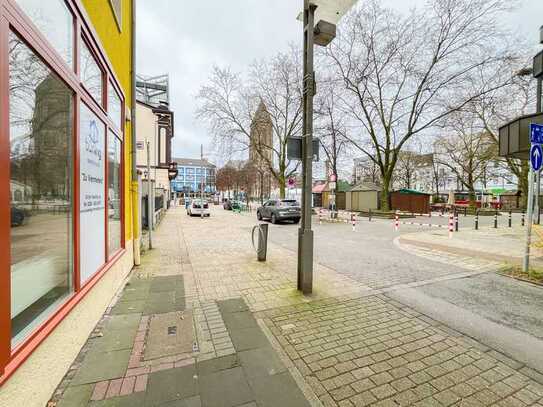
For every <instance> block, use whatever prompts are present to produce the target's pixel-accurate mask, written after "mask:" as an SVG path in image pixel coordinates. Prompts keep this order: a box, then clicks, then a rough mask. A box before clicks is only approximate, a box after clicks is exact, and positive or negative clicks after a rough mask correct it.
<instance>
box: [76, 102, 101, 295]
mask: <svg viewBox="0 0 543 407" xmlns="http://www.w3.org/2000/svg"><path fill="white" fill-rule="evenodd" d="M79 151H80V156H79V171H80V177H79V194H80V195H79V210H80V215H79V223H80V226H79V227H80V232H79V233H80V274H81V283H82V284H83V283H85V282H86V281H87V280H88V279H89V278H90V277H92V275H93V274H94V273H96V272H97V271H98V270H99V269H100V267H101V266H102V265H103V264H104V261H105V244H104V237H105V235H106V234H105V199H104V195H105V185H104V178H105V164H104V159H105V157H104V156H105V126H104V124H103V123H102V122H101V121H100V120H99V119H98V117H96V115H95V114H94V113H93V112H92V111H91V110H90V109H89V108H88V107H87V106H85V105H84V104H83V103H82V104H81V106H80V135H79Z"/></svg>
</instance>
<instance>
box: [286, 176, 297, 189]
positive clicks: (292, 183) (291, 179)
mask: <svg viewBox="0 0 543 407" xmlns="http://www.w3.org/2000/svg"><path fill="white" fill-rule="evenodd" d="M295 185H296V180H295V179H294V178H289V179H288V187H289V188H294V186H295Z"/></svg>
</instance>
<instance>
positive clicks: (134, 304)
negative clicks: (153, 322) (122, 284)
mask: <svg viewBox="0 0 543 407" xmlns="http://www.w3.org/2000/svg"><path fill="white" fill-rule="evenodd" d="M145 302H146V301H145V300H132V301H119V302H117V304H115V306H114V307H113V309H112V310H111V314H112V315H120V314H141V313H142V312H143V311H144V309H145Z"/></svg>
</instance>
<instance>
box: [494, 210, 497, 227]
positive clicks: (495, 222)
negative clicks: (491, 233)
mask: <svg viewBox="0 0 543 407" xmlns="http://www.w3.org/2000/svg"><path fill="white" fill-rule="evenodd" d="M497 228H498V210H497V209H496V210H495V211H494V229H497Z"/></svg>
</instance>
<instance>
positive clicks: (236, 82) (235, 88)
mask: <svg viewBox="0 0 543 407" xmlns="http://www.w3.org/2000/svg"><path fill="white" fill-rule="evenodd" d="M198 101H199V107H198V109H197V111H196V115H197V117H198V118H200V119H202V120H204V121H206V122H207V123H208V124H209V126H210V129H211V132H212V133H213V136H214V138H215V145H216V146H218V148H219V149H222V150H223V151H228V152H232V151H246V150H249V149H250V148H251V145H252V146H253V148H255V149H256V151H257V153H258V154H259V155H260V160H261V161H262V162H263V163H264V164H265V165H266V167H267V170H268V171H269V173H270V174H271V176H272V177H273V178H274V179H275V180H276V181H277V183H278V185H279V189H280V195H281V197H284V196H285V186H286V180H287V179H288V178H289V177H290V176H291V175H292V174H294V173H295V172H296V169H297V165H298V163H291V162H290V160H289V159H288V158H287V151H286V145H287V139H288V138H289V137H292V136H299V135H301V131H302V118H303V117H302V75H301V58H300V53H299V52H298V51H297V50H295V49H294V48H293V49H291V50H290V52H289V53H279V54H277V55H275V56H274V57H272V58H270V59H267V60H262V61H256V62H254V63H253V64H252V65H251V67H250V69H249V72H248V74H247V75H242V74H240V73H236V72H232V71H231V70H230V69H229V68H219V67H214V69H213V72H212V73H211V76H210V78H209V82H208V84H207V85H205V86H202V87H201V89H200V91H199V93H198ZM261 103H263V104H264V106H265V108H266V109H267V112H268V113H269V117H270V119H271V120H270V121H271V128H272V134H273V135H272V140H271V142H270V141H268V140H267V137H265V135H263V134H255V132H256V133H260V132H262V131H263V128H264V126H258V125H257V126H254V125H253V126H252V124H253V120H254V118H255V113H256V111H257V109H258V107H259V106H260V104H261ZM251 127H252V128H253V137H251ZM270 151H271V154H269V152H270Z"/></svg>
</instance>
